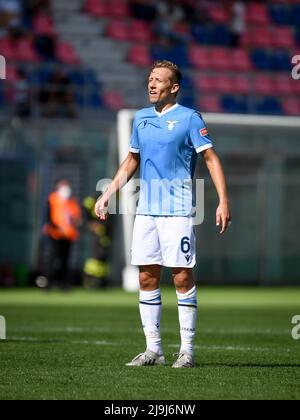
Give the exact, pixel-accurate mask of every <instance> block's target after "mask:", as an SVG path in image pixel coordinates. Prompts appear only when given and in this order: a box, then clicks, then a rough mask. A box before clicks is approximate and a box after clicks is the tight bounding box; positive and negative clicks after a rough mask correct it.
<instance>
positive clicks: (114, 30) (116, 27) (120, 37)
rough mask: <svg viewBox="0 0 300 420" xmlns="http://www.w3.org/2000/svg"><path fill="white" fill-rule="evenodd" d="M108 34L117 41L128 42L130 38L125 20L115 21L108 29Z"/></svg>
mask: <svg viewBox="0 0 300 420" xmlns="http://www.w3.org/2000/svg"><path fill="white" fill-rule="evenodd" d="M106 34H107V36H109V37H110V38H111V39H114V40H116V41H128V39H129V38H130V35H129V30H128V27H127V24H126V22H125V21H123V20H113V21H111V22H110V23H109V24H108V25H107V28H106Z"/></svg>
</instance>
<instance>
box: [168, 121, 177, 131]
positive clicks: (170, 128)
mask: <svg viewBox="0 0 300 420" xmlns="http://www.w3.org/2000/svg"><path fill="white" fill-rule="evenodd" d="M177 123H179V121H167V124H168V130H169V131H172V130H173V129H174V127H175V124H177Z"/></svg>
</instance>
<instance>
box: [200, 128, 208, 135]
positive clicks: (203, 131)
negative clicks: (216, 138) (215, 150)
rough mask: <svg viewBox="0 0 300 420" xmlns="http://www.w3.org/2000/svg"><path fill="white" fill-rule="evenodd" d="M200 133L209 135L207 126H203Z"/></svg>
mask: <svg viewBox="0 0 300 420" xmlns="http://www.w3.org/2000/svg"><path fill="white" fill-rule="evenodd" d="M200 134H201V136H202V137H205V136H207V135H208V130H207V128H206V127H205V128H202V129H201V130H200Z"/></svg>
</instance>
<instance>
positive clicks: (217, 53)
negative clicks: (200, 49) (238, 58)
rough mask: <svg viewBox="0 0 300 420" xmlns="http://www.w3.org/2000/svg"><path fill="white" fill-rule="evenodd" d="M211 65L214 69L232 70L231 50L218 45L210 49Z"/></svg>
mask: <svg viewBox="0 0 300 420" xmlns="http://www.w3.org/2000/svg"><path fill="white" fill-rule="evenodd" d="M209 56H210V62H211V67H212V68H213V69H214V70H219V71H220V70H230V69H231V67H232V63H231V51H230V50H228V49H227V48H222V47H216V48H213V49H211V50H210V53H209Z"/></svg>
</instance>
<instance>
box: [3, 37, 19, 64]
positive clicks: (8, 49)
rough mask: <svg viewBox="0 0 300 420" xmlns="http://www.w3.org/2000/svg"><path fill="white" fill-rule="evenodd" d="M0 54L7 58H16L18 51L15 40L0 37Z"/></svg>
mask: <svg viewBox="0 0 300 420" xmlns="http://www.w3.org/2000/svg"><path fill="white" fill-rule="evenodd" d="M0 54H1V55H2V56H3V57H5V58H6V60H14V59H15V58H16V51H15V46H14V43H13V41H11V40H10V39H9V38H2V39H0Z"/></svg>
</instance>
